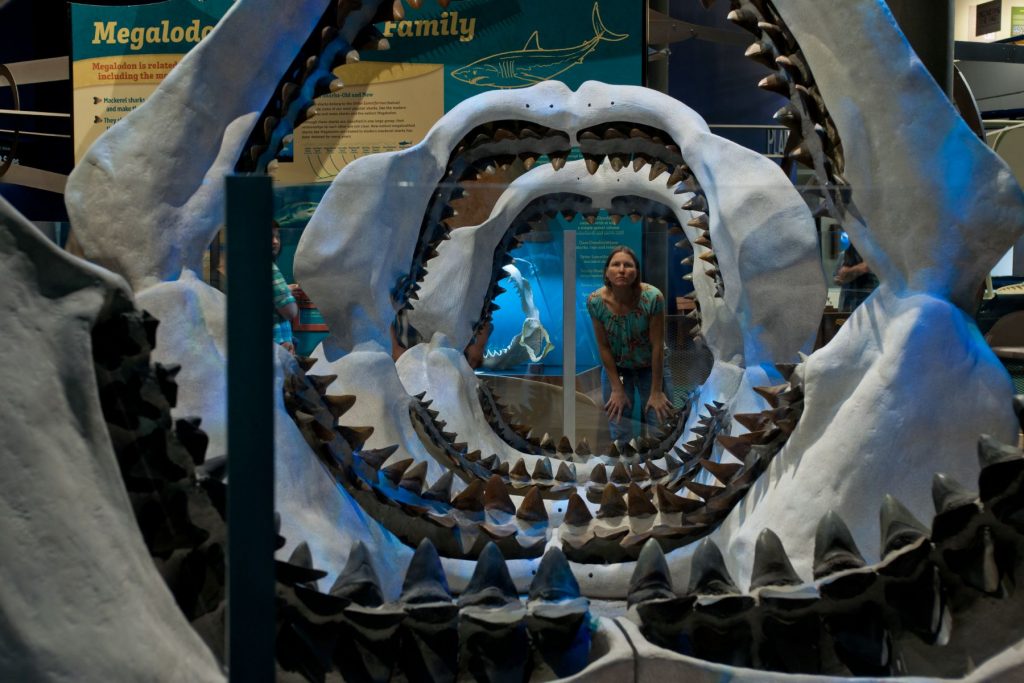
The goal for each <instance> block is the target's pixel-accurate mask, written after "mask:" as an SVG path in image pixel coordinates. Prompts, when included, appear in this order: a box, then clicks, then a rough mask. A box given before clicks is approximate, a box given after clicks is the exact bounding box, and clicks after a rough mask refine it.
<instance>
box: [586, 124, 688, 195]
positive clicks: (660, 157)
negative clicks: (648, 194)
mask: <svg viewBox="0 0 1024 683" xmlns="http://www.w3.org/2000/svg"><path fill="white" fill-rule="evenodd" d="M576 140H577V144H578V146H579V149H580V153H581V154H582V155H583V159H584V161H585V162H586V166H587V170H588V171H589V172H590V173H591V174H592V175H593V174H594V173H596V172H597V169H598V168H599V167H600V166H601V164H602V163H604V161H605V159H607V160H608V163H609V164H610V165H611V167H612V169H613V170H615V171H616V172H618V171H621V170H622V169H623V168H625V167H626V166H629V165H630V164H632V166H633V171H634V172H636V173H639V172H640V170H641V169H643V168H644V166H647V165H649V166H650V168H649V169H648V174H649V178H650V180H651V182H653V181H654V180H656V179H657V178H659V177H661V176H662V174H665V173H667V174H668V177H667V179H666V186H667V187H671V186H673V185H676V184H677V183H680V182H682V181H684V180H686V179H687V178H691V177H693V173H692V172H691V171H690V168H689V167H688V166H687V165H686V162H685V160H684V159H683V155H682V152H681V151H680V149H679V145H678V144H676V142H675V140H673V139H672V137H671V136H670V135H669V134H668V133H666V132H665V131H663V130H659V129H657V128H653V127H651V126H646V125H643V124H638V123H630V122H627V121H621V122H604V123H600V124H597V125H596V126H591V127H590V128H586V129H584V130H581V131H580V132H579V133H578V134H577V136H576Z"/></svg>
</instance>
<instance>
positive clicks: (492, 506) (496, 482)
mask: <svg viewBox="0 0 1024 683" xmlns="http://www.w3.org/2000/svg"><path fill="white" fill-rule="evenodd" d="M484 509H485V510H490V511H494V510H497V511H500V512H506V513H508V514H510V515H514V514H515V512H516V506H515V504H514V503H513V502H512V497H511V496H509V495H508V489H507V488H506V487H505V482H503V481H502V480H501V477H499V476H498V475H497V474H495V475H492V476H491V478H490V479H488V480H487V484H486V486H484Z"/></svg>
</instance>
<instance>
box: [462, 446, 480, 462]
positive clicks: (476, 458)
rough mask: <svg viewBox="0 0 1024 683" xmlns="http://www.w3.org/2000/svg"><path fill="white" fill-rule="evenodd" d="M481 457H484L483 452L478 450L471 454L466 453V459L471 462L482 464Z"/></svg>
mask: <svg viewBox="0 0 1024 683" xmlns="http://www.w3.org/2000/svg"><path fill="white" fill-rule="evenodd" d="M481 455H483V452H482V451H481V450H480V449H479V448H478V449H476V450H475V451H470V452H469V453H466V455H465V458H466V460H467V461H469V462H480V456H481Z"/></svg>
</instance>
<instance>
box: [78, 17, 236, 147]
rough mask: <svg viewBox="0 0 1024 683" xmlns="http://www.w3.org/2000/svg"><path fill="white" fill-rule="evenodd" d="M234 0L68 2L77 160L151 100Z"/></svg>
mask: <svg viewBox="0 0 1024 683" xmlns="http://www.w3.org/2000/svg"><path fill="white" fill-rule="evenodd" d="M233 2H234V0H166V2H160V3H156V4H148V5H118V6H113V5H86V4H79V3H70V15H71V87H72V111H73V112H74V125H73V137H74V149H75V163H78V162H79V161H80V160H81V159H82V156H83V155H84V154H85V152H86V150H87V149H88V148H89V146H90V145H91V144H92V143H93V142H94V141H95V140H96V138H98V137H99V136H100V135H101V134H102V133H103V132H104V131H105V130H107V129H108V128H110V127H111V126H112V125H114V124H115V123H117V122H118V121H120V120H121V119H123V118H124V117H125V116H127V115H128V114H129V113H130V112H132V111H134V110H135V109H136V108H138V106H139V105H141V104H142V103H143V102H145V101H146V99H147V98H148V97H149V96H150V95H151V94H152V93H153V91H154V90H156V88H157V86H158V85H160V83H161V82H163V80H164V78H165V77H166V76H167V74H168V73H169V72H170V70H171V69H173V68H174V67H175V66H176V65H177V64H178V62H180V61H181V58H182V57H183V56H184V55H185V54H186V53H187V52H188V51H189V50H191V49H192V48H193V47H195V46H196V45H198V44H199V41H201V40H202V39H203V38H205V37H206V36H207V35H209V33H210V31H212V30H213V27H214V26H215V25H216V24H217V21H218V20H219V19H220V18H221V17H222V16H224V13H225V12H227V10H228V8H230V7H231V5H232V3H233Z"/></svg>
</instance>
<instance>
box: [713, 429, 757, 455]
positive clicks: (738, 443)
mask: <svg viewBox="0 0 1024 683" xmlns="http://www.w3.org/2000/svg"><path fill="white" fill-rule="evenodd" d="M717 438H718V442H719V443H721V444H722V447H724V449H725V450H726V451H728V452H729V453H731V454H732V455H733V456H735V457H736V458H739V459H740V460H744V459H745V458H746V454H749V453H750V452H751V447H752V446H753V445H754V443H752V442H751V440H750V439H745V438H741V437H739V436H730V435H728V434H719V435H718V437H717Z"/></svg>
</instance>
